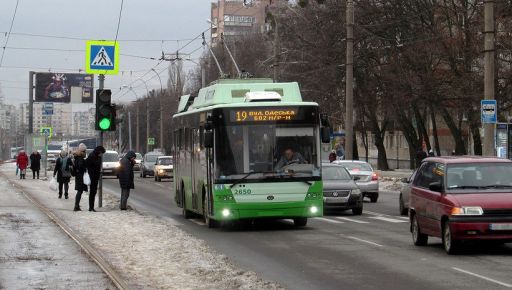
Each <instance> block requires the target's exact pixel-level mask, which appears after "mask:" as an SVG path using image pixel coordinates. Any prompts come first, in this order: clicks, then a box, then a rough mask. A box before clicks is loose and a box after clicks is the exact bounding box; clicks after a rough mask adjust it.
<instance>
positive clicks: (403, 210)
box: [398, 193, 408, 215]
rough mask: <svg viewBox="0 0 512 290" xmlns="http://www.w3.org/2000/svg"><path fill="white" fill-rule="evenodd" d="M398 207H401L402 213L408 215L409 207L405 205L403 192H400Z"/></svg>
mask: <svg viewBox="0 0 512 290" xmlns="http://www.w3.org/2000/svg"><path fill="white" fill-rule="evenodd" d="M398 207H399V208H400V215H407V211H408V209H407V208H406V207H405V205H404V198H403V197H402V193H400V198H399V199H398Z"/></svg>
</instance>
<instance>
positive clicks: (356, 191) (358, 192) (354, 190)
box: [350, 188, 361, 195]
mask: <svg viewBox="0 0 512 290" xmlns="http://www.w3.org/2000/svg"><path fill="white" fill-rule="evenodd" d="M350 194H352V195H361V190H360V189H359V188H356V189H352V190H351V191H350Z"/></svg>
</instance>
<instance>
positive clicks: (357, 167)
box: [337, 162, 372, 171]
mask: <svg viewBox="0 0 512 290" xmlns="http://www.w3.org/2000/svg"><path fill="white" fill-rule="evenodd" d="M337 164H339V165H341V166H343V167H345V168H346V169H347V170H349V171H372V168H371V166H370V165H369V164H368V163H359V162H340V163H337Z"/></svg>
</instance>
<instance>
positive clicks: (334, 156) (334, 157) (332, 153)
mask: <svg viewBox="0 0 512 290" xmlns="http://www.w3.org/2000/svg"><path fill="white" fill-rule="evenodd" d="M335 160H336V151H334V150H332V152H331V153H329V162H331V163H332V162H333V161H335Z"/></svg>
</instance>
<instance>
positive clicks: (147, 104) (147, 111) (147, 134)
mask: <svg viewBox="0 0 512 290" xmlns="http://www.w3.org/2000/svg"><path fill="white" fill-rule="evenodd" d="M149 137H150V135H149V98H147V99H146V148H147V149H146V152H149V144H148V139H149Z"/></svg>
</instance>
